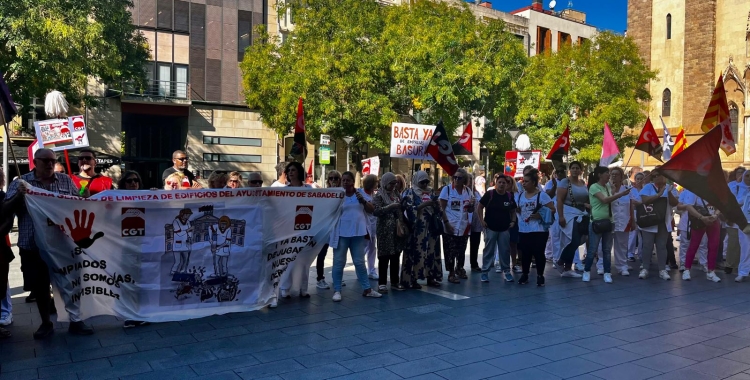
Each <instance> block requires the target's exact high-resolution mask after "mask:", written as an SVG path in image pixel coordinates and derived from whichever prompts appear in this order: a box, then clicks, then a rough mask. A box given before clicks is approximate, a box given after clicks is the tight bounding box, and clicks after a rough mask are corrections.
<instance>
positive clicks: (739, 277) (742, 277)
mask: <svg viewBox="0 0 750 380" xmlns="http://www.w3.org/2000/svg"><path fill="white" fill-rule="evenodd" d="M744 279H745V276H743V275H739V276H737V277H735V278H734V282H742V280H744ZM0 324H2V323H0Z"/></svg>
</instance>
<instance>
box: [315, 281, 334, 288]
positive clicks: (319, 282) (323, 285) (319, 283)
mask: <svg viewBox="0 0 750 380" xmlns="http://www.w3.org/2000/svg"><path fill="white" fill-rule="evenodd" d="M317 286H318V289H330V288H331V286H330V285H328V283H327V282H326V280H320V281H318V285H317Z"/></svg>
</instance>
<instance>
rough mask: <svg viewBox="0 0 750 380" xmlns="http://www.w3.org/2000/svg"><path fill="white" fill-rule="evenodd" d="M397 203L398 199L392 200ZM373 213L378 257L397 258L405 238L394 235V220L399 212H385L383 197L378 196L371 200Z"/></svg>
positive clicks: (385, 205)
mask: <svg viewBox="0 0 750 380" xmlns="http://www.w3.org/2000/svg"><path fill="white" fill-rule="evenodd" d="M393 201H394V202H398V198H396V199H394V200H393ZM373 202H374V203H373V205H374V206H375V211H374V212H373V215H375V216H376V217H377V218H378V223H377V228H376V230H377V237H378V239H377V245H378V257H379V258H380V257H386V256H394V255H395V256H398V255H400V254H401V251H403V250H404V244H405V243H406V237H399V236H398V234H397V233H396V220H398V214H399V210H398V209H396V210H385V208H386V207H388V205H387V204H385V201H383V197H382V196H381V195H380V194H378V195H376V196H375V198H374V200H373Z"/></svg>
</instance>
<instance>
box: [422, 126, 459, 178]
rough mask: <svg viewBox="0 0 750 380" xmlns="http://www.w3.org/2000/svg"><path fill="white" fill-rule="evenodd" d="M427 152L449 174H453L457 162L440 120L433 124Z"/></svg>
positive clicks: (456, 168)
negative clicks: (433, 130) (433, 131)
mask: <svg viewBox="0 0 750 380" xmlns="http://www.w3.org/2000/svg"><path fill="white" fill-rule="evenodd" d="M427 154H429V155H430V156H432V158H433V159H434V160H435V161H436V162H437V163H438V165H440V167H442V168H443V170H445V172H446V173H448V175H449V176H453V174H454V173H456V170H458V162H457V161H456V156H455V155H454V154H453V147H452V146H451V143H450V141H448V134H447V133H446V132H445V126H443V121H442V120H441V121H440V122H439V123H437V126H435V133H433V134H432V140H431V141H430V145H429V146H428V147H427Z"/></svg>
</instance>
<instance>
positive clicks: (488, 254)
mask: <svg viewBox="0 0 750 380" xmlns="http://www.w3.org/2000/svg"><path fill="white" fill-rule="evenodd" d="M495 252H498V253H499V254H498V257H499V261H500V268H501V269H502V271H503V272H510V231H508V230H505V231H502V232H497V231H493V230H491V229H489V228H486V229H485V230H484V252H483V253H482V273H488V272H489V271H490V268H492V264H493V262H492V260H493V259H494V258H495Z"/></svg>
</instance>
